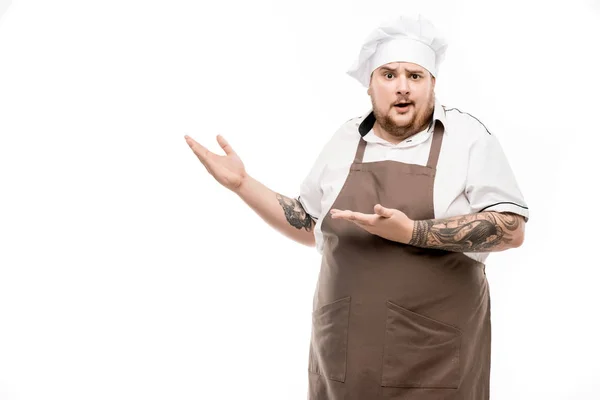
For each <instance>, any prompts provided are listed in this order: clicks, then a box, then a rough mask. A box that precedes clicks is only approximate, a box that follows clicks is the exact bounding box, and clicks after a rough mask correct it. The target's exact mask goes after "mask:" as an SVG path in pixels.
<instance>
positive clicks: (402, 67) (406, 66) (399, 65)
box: [377, 61, 425, 72]
mask: <svg viewBox="0 0 600 400" xmlns="http://www.w3.org/2000/svg"><path fill="white" fill-rule="evenodd" d="M377 69H378V70H380V69H386V70H390V71H400V72H401V71H408V70H410V71H421V72H425V68H423V67H421V66H420V65H419V64H414V63H410V62H400V61H395V62H391V63H387V64H384V65H382V66H381V67H379V68H377Z"/></svg>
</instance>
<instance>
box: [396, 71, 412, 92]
mask: <svg viewBox="0 0 600 400" xmlns="http://www.w3.org/2000/svg"><path fill="white" fill-rule="evenodd" d="M397 82H398V85H397V86H396V94H399V95H402V96H408V95H409V94H410V85H409V82H408V79H407V78H406V77H405V76H402V75H401V76H400V77H399V78H398V79H397Z"/></svg>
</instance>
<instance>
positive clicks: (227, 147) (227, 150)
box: [217, 135, 235, 155]
mask: <svg viewBox="0 0 600 400" xmlns="http://www.w3.org/2000/svg"><path fill="white" fill-rule="evenodd" d="M217 142H218V143H219V146H221V148H222V149H223V151H225V154H227V155H231V154H235V151H233V148H231V146H230V145H229V143H228V142H227V140H225V138H224V137H223V136H221V135H217Z"/></svg>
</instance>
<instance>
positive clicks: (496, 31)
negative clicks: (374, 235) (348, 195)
mask: <svg viewBox="0 0 600 400" xmlns="http://www.w3.org/2000/svg"><path fill="white" fill-rule="evenodd" d="M566 3H567V2H558V1H556V2H548V1H515V0H511V1H503V2H493V3H492V2H481V1H474V0H472V1H466V0H465V1H452V2H450V1H442V0H440V1H418V2H417V1H398V0H394V1H373V0H362V1H348V0H345V1H341V0H338V1H327V2H320V1H316V0H311V1H302V2H299V1H275V0H272V1H267V0H253V1H244V0H232V1H227V2H210V3H206V2H205V3H202V2H198V1H191V0H189V1H184V0H171V1H169V2H167V1H150V0H144V1H142V0H138V1H135V0H118V1H117V0H103V1H81V0H77V1H76V0H70V1H69V0H54V1H47V0H12V1H6V0H0V400H17V399H18V400H33V399H36V400H38V399H40V400H42V399H44V400H45V399H61V400H81V399H86V400H92V399H113V400H114V399H127V400H130V399H144V400H150V399H178V400H184V399H244V398H251V399H255V398H256V399H278V400H280V399H305V398H306V389H307V372H306V371H307V362H308V344H309V335H310V321H311V318H310V312H311V306H312V295H313V292H314V285H315V283H316V278H317V275H318V268H319V263H320V256H319V255H318V254H317V253H316V251H314V249H310V248H307V247H303V246H301V245H299V244H296V243H294V242H291V241H290V240H288V239H286V238H285V237H283V236H281V235H280V234H279V233H277V232H276V231H274V230H272V229H271V228H270V227H269V226H267V225H266V224H265V223H263V222H262V220H261V219H260V218H259V217H258V216H257V215H256V214H254V213H253V212H252V211H251V210H250V209H249V208H248V207H247V206H246V205H245V204H244V203H243V202H242V201H241V200H240V199H239V198H238V197H236V196H235V195H234V194H232V193H230V192H228V191H227V190H226V189H224V188H222V187H221V186H219V185H218V184H217V183H216V182H215V181H214V180H213V179H212V178H211V177H210V175H208V174H207V173H206V171H205V169H204V167H203V166H202V165H201V164H200V162H199V161H198V160H197V158H196V157H195V156H194V155H193V153H192V152H191V150H190V149H189V148H188V146H187V144H186V143H185V140H184V138H183V135H184V134H186V133H187V134H190V135H191V136H192V137H194V138H195V139H197V140H198V141H200V142H201V143H203V144H205V145H206V146H207V147H209V148H210V149H211V150H213V151H216V152H220V151H219V147H218V145H217V143H216V141H215V136H216V135H217V134H223V135H224V137H225V138H226V139H228V140H229V142H230V143H231V145H232V146H233V147H234V149H235V150H236V151H237V152H238V153H239V155H240V156H241V157H242V159H243V160H244V162H245V165H246V167H247V170H248V172H249V173H250V174H251V175H252V176H254V177H255V178H257V179H258V180H260V181H261V182H263V183H264V184H266V185H267V186H269V187H270V188H272V189H273V190H275V191H278V192H280V193H283V194H285V195H288V196H296V195H297V192H298V189H299V185H300V182H301V180H302V179H303V178H304V176H305V175H306V174H307V173H308V170H309V168H310V167H311V165H312V163H313V161H314V160H315V158H316V156H317V154H318V152H319V151H320V149H321V146H322V145H323V144H324V143H325V142H326V141H327V140H328V139H329V138H330V137H331V135H332V134H333V133H334V131H335V130H336V129H337V128H338V127H339V126H340V125H341V124H342V123H344V122H345V121H347V120H348V119H350V118H352V117H355V116H357V115H360V114H362V113H364V112H365V110H367V109H368V107H369V106H370V102H369V99H368V96H367V94H366V89H364V88H363V87H362V86H360V84H359V83H358V82H356V81H354V80H353V79H352V78H350V77H349V76H348V75H346V73H345V71H346V70H347V69H348V68H349V67H350V65H351V64H352V62H353V61H354V59H355V57H356V56H357V53H358V50H359V49H360V46H361V45H362V41H363V39H364V38H365V37H366V36H367V35H368V33H369V32H370V31H371V30H372V29H373V28H374V27H375V26H376V25H377V24H378V23H379V22H381V21H382V20H384V19H388V18H390V17H394V16H396V15H399V14H401V13H406V14H408V15H412V16H416V15H417V14H418V13H421V14H423V16H425V17H426V18H428V19H430V20H431V21H432V22H433V23H434V24H435V25H436V26H437V27H438V29H439V30H441V31H442V32H444V33H445V34H446V36H447V38H448V40H449V42H450V47H449V48H448V53H447V57H446V60H445V62H444V63H443V64H442V68H441V71H440V75H439V76H438V82H437V88H436V89H437V91H436V93H437V96H438V98H440V100H441V101H442V104H444V105H447V106H449V107H457V108H460V109H461V110H463V111H465V112H469V113H471V114H473V115H475V116H477V118H478V119H480V120H481V121H482V122H483V123H484V124H485V125H486V126H487V127H488V129H489V130H490V131H492V133H494V134H495V135H497V136H498V138H499V139H500V142H501V143H502V145H503V148H504V150H505V152H506V154H507V156H508V158H509V161H510V162H511V165H512V167H513V170H514V172H515V174H516V176H517V178H518V181H519V184H520V187H521V189H522V191H523V193H524V195H525V197H526V200H527V203H528V205H529V207H530V210H531V216H530V218H531V220H530V222H529V223H528V225H527V235H526V241H525V244H524V245H523V246H522V247H521V248H518V249H514V250H510V251H507V252H502V253H496V254H492V255H491V256H490V257H489V258H488V262H487V272H488V279H489V281H490V286H491V292H492V307H493V309H492V324H493V354H492V357H493V364H492V388H491V391H492V399H495V400H500V399H511V400H519V399H523V400H525V399H527V400H530V399H544V400H554V399H586V400H587V399H599V398H600V394H598V393H600V367H599V366H598V358H599V357H600V341H599V340H598V338H599V337H600V329H599V328H598V323H597V322H596V320H597V319H598V316H599V315H600V312H599V311H598V308H599V306H600V304H599V303H600V302H599V296H598V292H599V287H598V285H599V282H598V280H599V279H598V278H600V272H599V267H600V262H599V259H598V256H597V254H598V253H597V251H598V234H597V232H598V220H597V217H596V212H597V211H596V210H597V209H598V197H597V195H596V193H597V190H596V188H595V185H597V182H598V172H599V168H598V164H597V160H598V156H597V155H596V154H597V152H598V150H597V148H598V145H599V144H600V140H598V134H599V133H600V128H599V126H598V110H599V108H598V101H597V100H596V99H597V92H598V89H599V80H598V76H597V71H599V70H600V63H599V61H598V58H597V54H598V39H600V30H599V28H598V26H600V4H599V2H598V1H583V0H582V1H571V2H569V3H570V4H569V5H568V6H567V4H566Z"/></svg>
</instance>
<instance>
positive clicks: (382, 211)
mask: <svg viewBox="0 0 600 400" xmlns="http://www.w3.org/2000/svg"><path fill="white" fill-rule="evenodd" d="M374 209H375V213H376V214H378V215H381V216H382V217H385V218H391V217H392V215H394V211H393V210H392V209H391V208H385V207H384V206H382V205H381V204H377V205H375V208H374Z"/></svg>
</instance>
